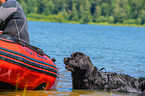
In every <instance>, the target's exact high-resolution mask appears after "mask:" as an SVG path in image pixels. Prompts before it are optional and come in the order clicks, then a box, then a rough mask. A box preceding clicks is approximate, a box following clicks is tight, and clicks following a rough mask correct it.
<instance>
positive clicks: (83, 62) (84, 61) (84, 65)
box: [79, 55, 93, 70]
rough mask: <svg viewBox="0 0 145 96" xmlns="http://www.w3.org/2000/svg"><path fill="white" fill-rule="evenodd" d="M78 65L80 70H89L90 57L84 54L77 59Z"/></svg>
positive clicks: (91, 65)
mask: <svg viewBox="0 0 145 96" xmlns="http://www.w3.org/2000/svg"><path fill="white" fill-rule="evenodd" d="M79 66H80V69H81V70H89V69H92V68H93V64H92V62H91V60H90V58H89V57H88V56H86V55H85V56H84V57H83V58H81V59H80V60H79Z"/></svg>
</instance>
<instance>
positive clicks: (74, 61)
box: [64, 52, 93, 72]
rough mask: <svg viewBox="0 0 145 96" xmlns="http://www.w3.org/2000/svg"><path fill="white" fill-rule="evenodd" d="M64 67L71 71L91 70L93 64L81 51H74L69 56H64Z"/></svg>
mask: <svg viewBox="0 0 145 96" xmlns="http://www.w3.org/2000/svg"><path fill="white" fill-rule="evenodd" d="M64 64H65V65H66V66H65V68H66V69H67V70H69V71H71V72H74V71H75V72H78V71H79V72H80V71H83V70H92V68H93V64H92V62H91V60H90V58H89V57H88V56H87V55H85V54H84V53H81V52H75V53H73V54H71V56H70V57H67V58H64Z"/></svg>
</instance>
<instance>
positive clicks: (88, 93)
mask: <svg viewBox="0 0 145 96" xmlns="http://www.w3.org/2000/svg"><path fill="white" fill-rule="evenodd" d="M23 94H24V92H23V91H18V92H14V91H8V90H7V91H4V90H3V91H2V92H1V91H0V96H23ZM136 95H137V94H132V93H117V92H102V91H94V90H72V91H71V92H59V91H56V90H49V91H29V90H27V91H26V93H25V96H136Z"/></svg>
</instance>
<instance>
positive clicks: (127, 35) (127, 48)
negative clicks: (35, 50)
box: [28, 21, 145, 91]
mask: <svg viewBox="0 0 145 96" xmlns="http://www.w3.org/2000/svg"><path fill="white" fill-rule="evenodd" d="M28 27H29V34H30V41H31V44H32V45H34V46H37V47H39V48H41V49H43V50H44V52H45V53H46V54H47V55H49V56H50V57H51V58H52V57H55V58H56V60H57V61H56V65H57V66H58V68H59V72H60V79H59V83H58V87H57V90H58V91H63V90H67V91H69V90H72V86H71V73H70V72H69V71H67V70H66V69H65V65H64V64H63V58H64V57H69V56H70V55H71V54H72V53H73V52H78V51H79V52H83V53H85V54H87V55H88V56H89V57H90V58H91V61H92V62H93V64H94V65H95V66H97V67H98V69H101V68H102V67H105V68H106V69H107V72H117V73H124V74H128V75H130V76H133V77H136V78H138V77H140V76H145V27H123V26H103V25H86V24H66V23H50V22H37V21H29V22H28Z"/></svg>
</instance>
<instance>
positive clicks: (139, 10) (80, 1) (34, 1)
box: [17, 0, 145, 25]
mask: <svg viewBox="0 0 145 96" xmlns="http://www.w3.org/2000/svg"><path fill="white" fill-rule="evenodd" d="M17 1H18V2H19V3H20V4H21V6H22V8H23V10H24V12H25V13H26V14H40V15H43V16H45V17H47V16H48V17H49V19H61V21H60V20H58V21H60V22H63V21H75V22H79V23H89V22H96V23H99V22H108V23H110V24H116V23H123V24H138V25H144V24H145V0H17ZM55 16H56V17H58V18H55Z"/></svg>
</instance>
